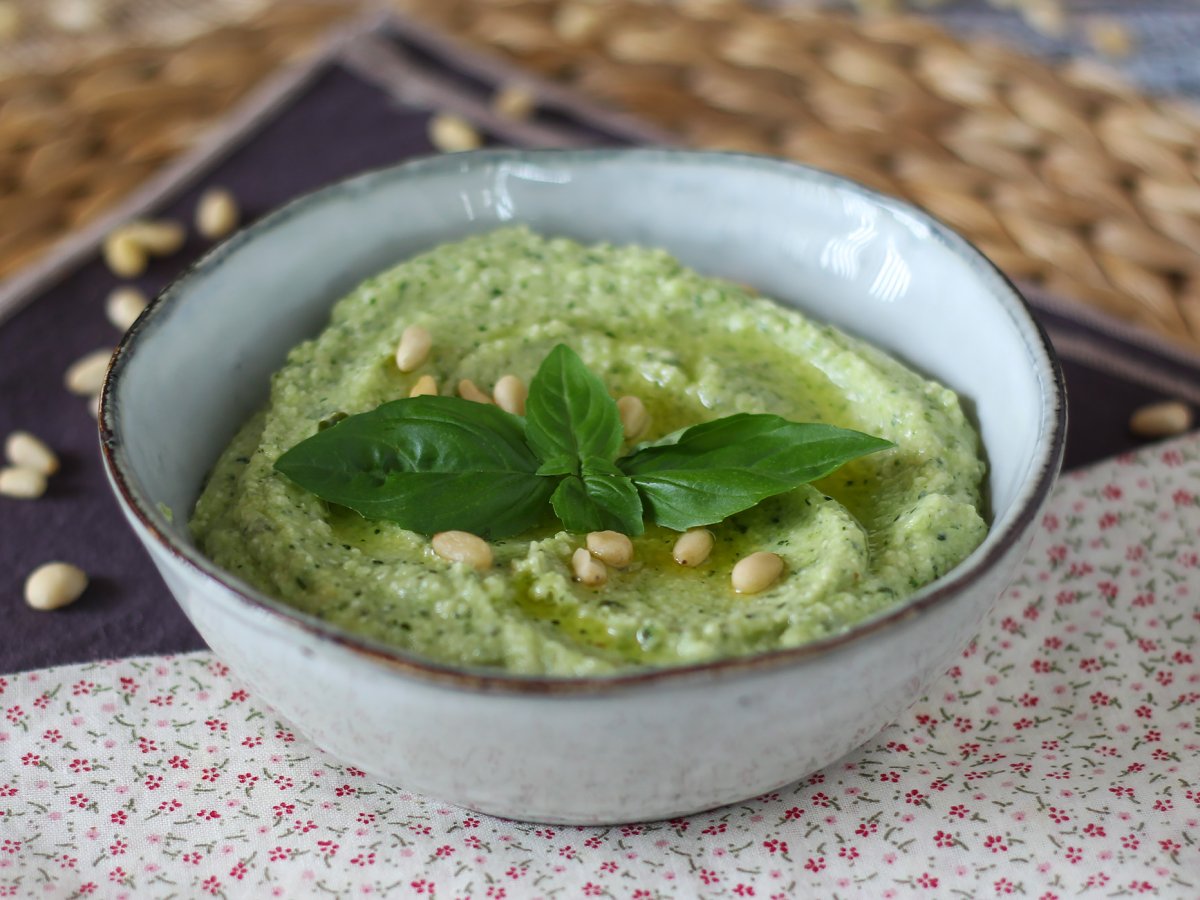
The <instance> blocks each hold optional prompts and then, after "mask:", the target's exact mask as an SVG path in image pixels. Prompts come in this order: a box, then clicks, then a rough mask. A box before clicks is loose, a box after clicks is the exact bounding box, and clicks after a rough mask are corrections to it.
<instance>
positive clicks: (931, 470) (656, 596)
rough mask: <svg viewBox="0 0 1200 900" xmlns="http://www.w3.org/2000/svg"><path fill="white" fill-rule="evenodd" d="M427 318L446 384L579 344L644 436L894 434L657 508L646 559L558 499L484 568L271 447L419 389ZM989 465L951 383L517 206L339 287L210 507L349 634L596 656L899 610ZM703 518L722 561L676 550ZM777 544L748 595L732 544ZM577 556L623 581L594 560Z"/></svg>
mask: <svg viewBox="0 0 1200 900" xmlns="http://www.w3.org/2000/svg"><path fill="white" fill-rule="evenodd" d="M415 321H420V322H422V323H423V324H424V325H425V326H427V327H428V328H429V329H430V330H431V331H433V332H434V333H436V334H437V352H436V353H435V354H432V355H431V356H430V357H429V358H428V359H427V360H426V361H425V363H424V367H423V368H422V369H421V373H422V375H425V374H428V376H429V377H430V378H431V379H433V380H434V381H435V382H436V384H439V385H443V386H446V387H447V388H450V390H446V392H447V393H450V392H454V393H462V392H461V391H460V390H454V388H457V387H458V386H459V385H461V384H463V383H464V382H469V383H470V385H471V386H476V385H486V386H492V385H497V387H498V386H499V382H500V381H501V379H502V378H503V377H504V376H507V375H513V376H516V377H518V378H520V379H522V381H523V383H525V384H528V383H529V381H530V379H531V378H532V377H533V375H534V373H535V372H536V370H537V367H538V366H539V364H540V363H541V362H542V360H544V359H545V358H546V356H547V354H548V353H549V352H550V350H551V349H552V348H554V347H555V346H556V345H558V344H560V343H567V344H569V345H570V346H571V348H572V349H573V350H574V351H576V352H577V353H578V354H579V356H580V357H581V359H582V360H583V362H584V363H585V364H586V365H587V367H588V368H589V370H590V371H592V372H594V373H595V374H596V375H597V377H599V378H600V379H601V381H603V383H604V386H605V387H606V389H607V390H608V391H609V393H610V394H611V396H613V397H614V398H621V397H636V398H637V399H638V400H639V401H640V402H641V404H642V405H643V407H644V409H645V414H646V419H647V425H646V428H645V433H644V434H642V435H641V436H640V437H639V438H638V440H639V441H656V440H659V439H662V438H664V437H666V436H668V435H670V434H672V433H673V432H675V431H677V430H679V429H680V428H684V427H687V426H691V425H695V424H697V423H700V422H707V421H711V420H713V419H717V418H720V417H723V416H729V415H733V414H736V413H743V412H745V413H774V414H777V415H780V416H784V417H786V418H787V419H789V420H792V421H798V422H822V423H827V424H830V425H836V426H840V427H844V428H851V429H855V430H857V431H861V432H865V433H867V434H871V435H878V436H880V437H882V438H886V439H888V440H890V441H893V442H894V443H895V444H896V445H897V446H896V447H895V448H894V449H892V450H889V451H887V452H886V453H878V454H874V455H870V456H865V457H863V458H861V459H857V460H855V461H853V462H851V463H849V464H847V465H845V466H843V467H842V468H841V469H839V470H838V471H837V472H835V473H834V474H833V475H830V476H829V477H827V478H824V479H822V480H820V481H818V482H815V483H813V484H809V485H805V486H803V487H800V488H798V489H796V490H794V491H790V492H788V493H785V494H780V495H778V496H776V497H772V498H770V499H768V500H765V501H763V502H762V503H760V504H759V505H758V506H756V507H754V508H753V509H749V510H747V511H745V512H743V513H739V514H737V515H735V516H732V517H730V518H728V519H726V520H725V521H723V522H720V523H717V524H714V525H710V526H707V528H706V529H700V530H695V531H692V532H688V533H687V534H684V535H681V534H680V533H679V532H675V531H670V530H667V529H665V528H661V527H658V526H655V525H648V526H647V528H646V531H645V533H644V534H642V535H640V536H638V537H635V538H632V539H631V546H632V549H633V556H632V561H631V562H630V564H629V565H628V566H627V567H626V568H609V567H608V566H606V565H604V564H603V563H602V562H601V561H600V560H598V559H596V557H595V556H593V555H592V553H590V552H588V550H587V548H585V547H581V546H580V545H581V543H583V542H584V541H585V539H586V536H585V535H583V534H567V533H565V532H561V531H558V530H557V529H556V527H555V525H554V522H553V520H552V519H550V520H548V521H547V523H546V525H545V526H540V527H538V528H535V529H534V530H532V531H530V532H527V533H525V534H521V535H519V536H517V537H514V538H508V539H505V540H499V541H492V542H489V543H487V544H486V546H487V547H488V548H489V550H490V552H491V556H492V562H491V565H490V567H489V568H487V569H486V570H485V571H478V572H477V571H475V570H473V569H472V568H470V567H469V566H463V565H447V564H446V563H445V562H444V561H443V560H440V559H438V558H436V557H435V556H434V554H433V553H431V552H430V540H429V538H427V537H425V536H423V535H418V534H414V533H412V532H409V531H405V530H404V529H402V528H400V527H399V526H396V525H394V524H393V523H389V522H386V521H367V520H366V519H363V518H362V517H360V516H359V515H358V514H357V513H354V512H352V511H350V510H347V509H345V508H342V507H337V506H334V505H331V504H327V503H324V502H323V501H321V500H319V499H318V498H317V497H316V496H314V495H313V494H311V493H309V492H307V491H305V490H304V489H302V488H300V487H299V486H297V485H296V484H295V483H293V482H291V481H289V480H288V479H287V478H286V477H284V476H282V475H281V474H280V473H278V472H276V471H275V470H274V469H273V465H274V462H275V460H276V459H278V458H279V456H280V455H281V454H283V453H284V452H285V451H286V450H288V449H289V448H291V447H294V446H295V445H296V444H297V443H299V442H300V441H302V440H304V439H305V438H308V437H309V436H311V435H313V434H315V433H316V430H317V426H318V423H319V422H321V421H322V420H324V419H326V418H328V417H329V416H331V415H333V414H334V413H336V412H343V413H345V414H347V415H355V414H358V413H362V412H367V411H370V410H373V409H375V408H376V407H377V406H379V405H380V404H382V403H384V402H387V401H390V400H395V399H398V398H402V397H406V396H408V394H409V392H410V391H411V390H412V389H413V387H414V382H415V381H416V376H415V374H406V373H403V372H401V371H400V370H399V369H398V368H397V366H396V364H395V362H394V361H393V357H394V354H395V351H396V349H397V347H398V345H399V343H400V340H401V334H402V332H403V330H404V328H405V327H406V325H407V324H411V323H413V322H415ZM682 322H686V323H687V327H686V328H681V327H680V323H682ZM444 390H445V388H444ZM475 390H476V391H478V392H479V394H481V395H482V396H483V397H484V398H485V399H486V400H488V401H490V400H491V399H492V398H491V397H490V396H488V395H487V394H486V393H484V391H483V390H481V389H480V388H478V387H476V388H475ZM500 393H503V392H500ZM497 399H499V398H497ZM506 402H507V401H506ZM984 472H985V468H984V463H983V462H982V459H981V448H980V443H979V438H978V436H977V434H976V433H975V431H974V429H973V428H972V426H971V424H970V422H969V421H968V420H967V418H966V416H965V415H964V414H963V411H962V408H961V406H960V404H959V400H958V398H957V397H956V396H955V394H954V393H953V391H951V390H950V389H948V388H946V387H944V386H941V385H938V384H935V383H932V382H930V381H928V380H926V379H925V378H923V377H921V376H920V375H918V374H917V373H915V372H913V371H911V370H909V369H907V368H906V367H904V366H903V365H902V364H901V363H899V362H898V361H896V360H894V359H892V358H891V357H889V356H887V355H886V354H885V353H883V352H881V351H880V350H877V349H875V348H873V347H871V346H868V345H867V344H865V343H863V342H862V341H859V340H857V339H855V338H853V337H850V336H848V335H845V334H843V333H841V332H839V331H837V330H835V329H833V328H830V327H828V326H826V325H823V324H820V323H817V322H813V321H810V320H809V319H807V318H805V317H804V316H803V315H802V314H800V313H799V312H796V311H795V310H793V309H791V308H789V307H786V306H783V305H781V304H779V303H776V302H774V301H772V300H770V299H768V298H766V297H759V296H754V295H752V294H751V293H749V292H747V291H746V290H745V289H743V288H742V287H740V286H738V285H736V284H732V283H730V282H728V281H725V280H720V279H714V278H707V277H704V276H701V275H699V274H698V273H696V272H693V271H691V270H689V269H687V268H685V267H684V266H683V265H681V264H680V263H679V262H677V261H676V260H674V259H673V258H672V257H671V256H669V255H668V254H667V253H664V252H662V251H659V250H655V249H652V248H643V247H615V246H608V245H594V246H583V245H580V244H577V243H574V242H572V241H569V240H565V239H558V238H553V239H546V238H543V237H539V236H537V235H534V234H532V233H531V232H529V231H527V230H524V229H520V228H507V229H503V230H499V231H495V232H492V233H490V234H484V235H478V236H475V237H471V238H468V239H466V240H463V241H461V242H458V243H454V244H447V245H444V246H441V247H437V248H435V249H433V250H431V251H429V252H427V253H424V254H422V255H420V256H417V257H414V258H412V259H410V260H408V261H406V262H404V263H402V264H400V265H398V266H396V267H395V268H393V269H391V270H389V271H387V272H382V273H380V274H378V275H375V276H373V277H371V278H369V279H367V280H366V281H365V282H363V284H362V285H360V286H359V287H358V288H356V289H355V290H354V291H352V292H351V293H350V294H349V295H348V296H347V297H346V298H344V299H343V300H341V301H340V302H338V303H337V304H336V306H334V308H333V311H332V315H331V319H330V322H329V325H328V327H327V328H326V329H325V331H324V332H322V333H321V334H320V335H318V336H317V337H316V338H314V339H313V340H310V341H306V342H304V343H302V344H300V345H299V346H297V347H296V348H294V349H293V350H292V351H291V353H290V354H289V356H288V359H287V362H286V363H285V364H284V366H283V368H282V369H281V370H280V371H279V372H278V373H276V375H275V376H274V378H273V380H272V383H271V392H270V397H269V400H268V402H267V405H266V407H265V408H264V409H262V410H261V411H260V412H258V413H257V414H256V415H255V416H253V417H252V418H251V419H250V420H249V421H248V422H247V423H246V424H245V425H244V427H243V428H242V430H241V431H240V432H239V433H238V435H237V436H236V437H235V438H234V440H233V442H232V444H231V445H230V446H229V448H228V449H227V450H226V451H225V453H224V454H223V455H222V456H221V457H220V459H219V460H218V462H217V464H216V466H215V468H214V470H213V471H212V473H211V476H210V478H209V480H208V483H207V486H206V488H205V490H204V492H203V494H202V495H201V497H200V500H199V502H198V503H197V506H196V509H195V510H194V512H193V514H192V517H191V521H190V526H191V529H192V532H193V534H194V536H195V538H196V541H197V543H198V545H199V547H200V548H201V550H202V551H203V552H204V553H205V554H207V555H208V556H209V557H211V558H212V559H213V560H214V561H215V562H216V563H217V564H218V565H220V566H222V567H224V568H226V569H228V570H229V571H231V572H232V573H234V574H235V575H237V576H238V577H239V578H242V579H244V580H246V581H248V582H249V583H251V584H253V585H255V586H256V587H258V588H260V589H262V590H264V591H266V592H268V593H271V594H273V595H275V596H277V597H279V598H280V599H281V600H283V601H284V602H286V603H288V604H290V605H292V606H294V607H296V608H297V609H299V610H301V611H303V612H306V613H309V614H312V615H314V616H317V617H320V618H323V619H325V620H327V621H328V622H330V623H332V624H334V625H336V626H338V627H341V628H343V629H346V630H348V631H350V632H354V633H357V634H362V635H366V636H369V637H372V638H375V639H377V640H381V641H384V642H386V643H390V644H393V645H395V646H398V647H401V648H404V649H406V650H409V651H411V652H414V653H417V654H420V655H423V656H425V657H426V658H430V659H433V660H437V661H439V662H444V663H448V664H451V665H471V666H476V667H477V666H484V667H493V668H495V669H498V670H504V671H509V672H513V673H528V674H552V675H564V676H585V675H593V674H604V673H612V672H621V671H630V670H634V669H638V668H646V667H661V666H672V665H681V664H688V663H694V662H703V661H707V660H712V659H718V658H723V657H731V656H740V655H746V654H752V653H759V652H763V651H768V650H773V649H778V648H781V647H791V646H796V645H799V644H803V643H806V642H809V641H812V640H815V639H818V638H821V637H824V636H827V635H829V634H834V633H837V632H839V631H842V630H844V629H846V628H847V627H849V626H851V625H853V624H854V623H856V622H858V621H859V620H861V619H863V618H865V617H867V616H870V615H873V614H874V613H876V612H878V611H880V610H882V609H885V608H887V607H890V606H893V605H894V604H896V603H897V602H899V601H901V600H902V599H903V598H904V597H907V596H909V595H910V594H912V593H913V592H914V591H915V590H916V589H918V588H919V587H921V586H922V585H924V584H926V583H928V582H929V581H931V580H933V579H935V578H937V577H939V576H940V575H942V574H944V573H946V572H947V571H949V570H950V569H951V568H953V567H954V566H955V565H956V564H957V563H958V562H960V561H961V560H962V559H963V558H965V557H966V556H967V555H968V554H969V553H970V552H971V551H972V550H973V549H974V548H975V547H976V546H978V544H979V543H980V541H981V540H982V539H983V537H984V535H985V533H986V531H987V525H986V523H985V521H984V519H983V518H982V516H981V514H980V512H979V510H980V509H981V508H982V501H981V485H982V482H983V477H984ZM704 531H707V532H710V533H711V535H712V538H713V539H714V540H713V543H712V545H711V547H709V548H708V553H707V557H706V558H705V559H703V562H702V564H696V563H694V562H693V559H697V560H698V559H699V555H698V553H695V552H689V553H687V554H681V555H683V556H684V560H686V562H684V561H682V560H681V561H680V562H677V561H676V551H677V548H678V546H679V544H680V543H681V542H682V541H684V540H687V539H690V540H692V541H697V542H699V541H702V540H703V538H700V537H695V538H693V537H691V535H693V534H702V533H703V532H704ZM701 549H702V548H701ZM576 551H581V552H582V556H580V555H579V554H578V553H577V552H576ZM759 552H762V553H769V554H775V555H776V556H778V557H779V559H780V560H781V562H782V566H781V572H782V576H783V577H780V578H779V579H778V580H776V581H773V582H772V583H769V584H767V585H765V586H764V587H763V588H762V589H761V590H759V591H758V592H757V593H749V592H745V593H741V594H738V593H736V592H735V591H734V590H733V589H732V588H731V573H732V572H733V569H734V566H735V565H736V564H737V563H738V561H739V560H742V559H743V558H744V557H748V556H750V555H751V554H755V553H759ZM576 558H578V559H579V560H580V565H583V564H585V563H591V564H594V565H595V566H599V567H600V568H601V570H602V571H603V573H604V578H605V583H604V584H603V585H602V586H589V585H588V584H587V583H584V582H583V581H577V580H576V578H577V577H578V572H577V570H576V564H575V562H574V560H575V559H576ZM585 574H587V575H588V576H589V577H595V571H594V570H593V569H592V568H591V566H590V565H589V566H588V568H587V569H586V570H585Z"/></svg>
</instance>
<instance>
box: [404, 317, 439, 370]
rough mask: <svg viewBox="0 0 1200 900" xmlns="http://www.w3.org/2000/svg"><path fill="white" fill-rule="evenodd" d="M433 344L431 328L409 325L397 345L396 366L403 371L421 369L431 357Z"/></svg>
mask: <svg viewBox="0 0 1200 900" xmlns="http://www.w3.org/2000/svg"><path fill="white" fill-rule="evenodd" d="M432 346H433V335H431V334H430V333H429V329H427V328H422V327H421V326H420V325H409V326H408V327H407V328H405V329H404V333H403V334H401V335H400V343H399V344H398V345H397V346H396V368H398V369H399V370H400V371H401V372H411V371H413V370H414V369H419V368H420V367H421V364H422V363H424V362H425V360H427V359H428V358H429V348H430V347H432Z"/></svg>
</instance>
